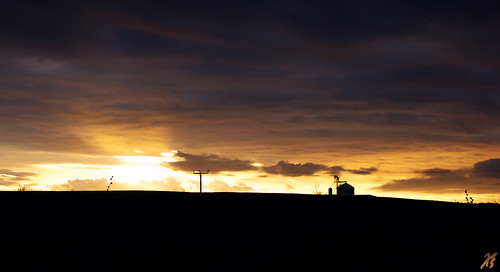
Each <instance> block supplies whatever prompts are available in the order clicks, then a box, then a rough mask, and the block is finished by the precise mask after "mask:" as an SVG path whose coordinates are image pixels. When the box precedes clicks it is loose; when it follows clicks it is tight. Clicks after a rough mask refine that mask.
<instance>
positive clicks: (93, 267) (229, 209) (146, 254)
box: [0, 191, 500, 271]
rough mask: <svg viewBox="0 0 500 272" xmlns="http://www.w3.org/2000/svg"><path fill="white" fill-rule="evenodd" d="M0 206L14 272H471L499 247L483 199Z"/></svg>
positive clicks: (78, 200)
mask: <svg viewBox="0 0 500 272" xmlns="http://www.w3.org/2000/svg"><path fill="white" fill-rule="evenodd" d="M0 203H1V205H2V206H1V207H2V208H3V212H2V225H3V226H2V229H3V232H2V236H3V238H2V240H3V242H2V249H1V252H0V258H2V260H1V261H2V264H3V265H5V266H6V267H7V265H9V266H12V267H14V268H15V269H14V270H16V269H17V270H20V271H33V270H39V269H49V270H50V271H54V270H60V271H103V270H107V271H202V270H203V271H207V270H211V271H290V270H293V271H297V270H303V271H372V270H382V269H383V271H480V270H481V269H480V266H481V264H482V263H483V262H484V260H485V258H484V255H485V254H486V253H491V254H492V253H494V252H498V251H499V249H500V234H499V231H498V224H497V221H498V220H497V218H498V215H500V205H493V204H475V205H469V204H458V203H447V202H438V201H418V200H407V199H396V198H379V197H373V196H354V197H338V196H317V195H292V194H243V193H204V194H197V193H169V192H141V191H121V192H119V191H116V192H0ZM499 266H500V263H499V264H495V265H494V266H493V267H492V269H489V268H487V269H488V271H498V270H499V268H498V267H499ZM14 270H12V269H9V271H14ZM6 271H7V270H6ZM481 271H484V269H483V270H481Z"/></svg>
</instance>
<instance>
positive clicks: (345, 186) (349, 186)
mask: <svg viewBox="0 0 500 272" xmlns="http://www.w3.org/2000/svg"><path fill="white" fill-rule="evenodd" d="M341 187H343V188H354V187H353V186H352V185H351V184H349V183H347V182H346V183H344V184H342V185H340V186H339V187H338V188H341Z"/></svg>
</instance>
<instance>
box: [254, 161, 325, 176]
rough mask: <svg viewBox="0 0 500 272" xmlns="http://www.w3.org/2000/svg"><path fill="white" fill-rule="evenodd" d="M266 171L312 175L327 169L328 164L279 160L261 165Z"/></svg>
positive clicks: (290, 174) (286, 174)
mask: <svg viewBox="0 0 500 272" xmlns="http://www.w3.org/2000/svg"><path fill="white" fill-rule="evenodd" d="M262 170H264V171H265V172H266V173H269V174H276V175H282V176H288V177H299V176H312V175H314V174H315V173H317V172H320V171H326V170H328V166H326V165H323V164H315V163H311V162H308V163H289V162H287V161H279V162H278V163H276V164H275V165H272V166H265V167H262Z"/></svg>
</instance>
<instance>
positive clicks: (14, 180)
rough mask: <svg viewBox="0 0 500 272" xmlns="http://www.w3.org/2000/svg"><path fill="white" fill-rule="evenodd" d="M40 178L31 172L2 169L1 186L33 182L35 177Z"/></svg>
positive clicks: (0, 174) (0, 173) (0, 175)
mask: <svg viewBox="0 0 500 272" xmlns="http://www.w3.org/2000/svg"><path fill="white" fill-rule="evenodd" d="M36 176H38V174H36V173H31V172H15V171H12V170H10V169H0V186H13V185H17V184H19V183H20V182H22V181H31V180H32V178H33V177H36Z"/></svg>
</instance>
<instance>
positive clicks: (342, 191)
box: [337, 182, 354, 196]
mask: <svg viewBox="0 0 500 272" xmlns="http://www.w3.org/2000/svg"><path fill="white" fill-rule="evenodd" d="M337 195H344V196H346V195H354V187H353V186H352V185H350V184H349V183H347V182H346V183H344V184H342V185H340V186H339V187H337Z"/></svg>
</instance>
